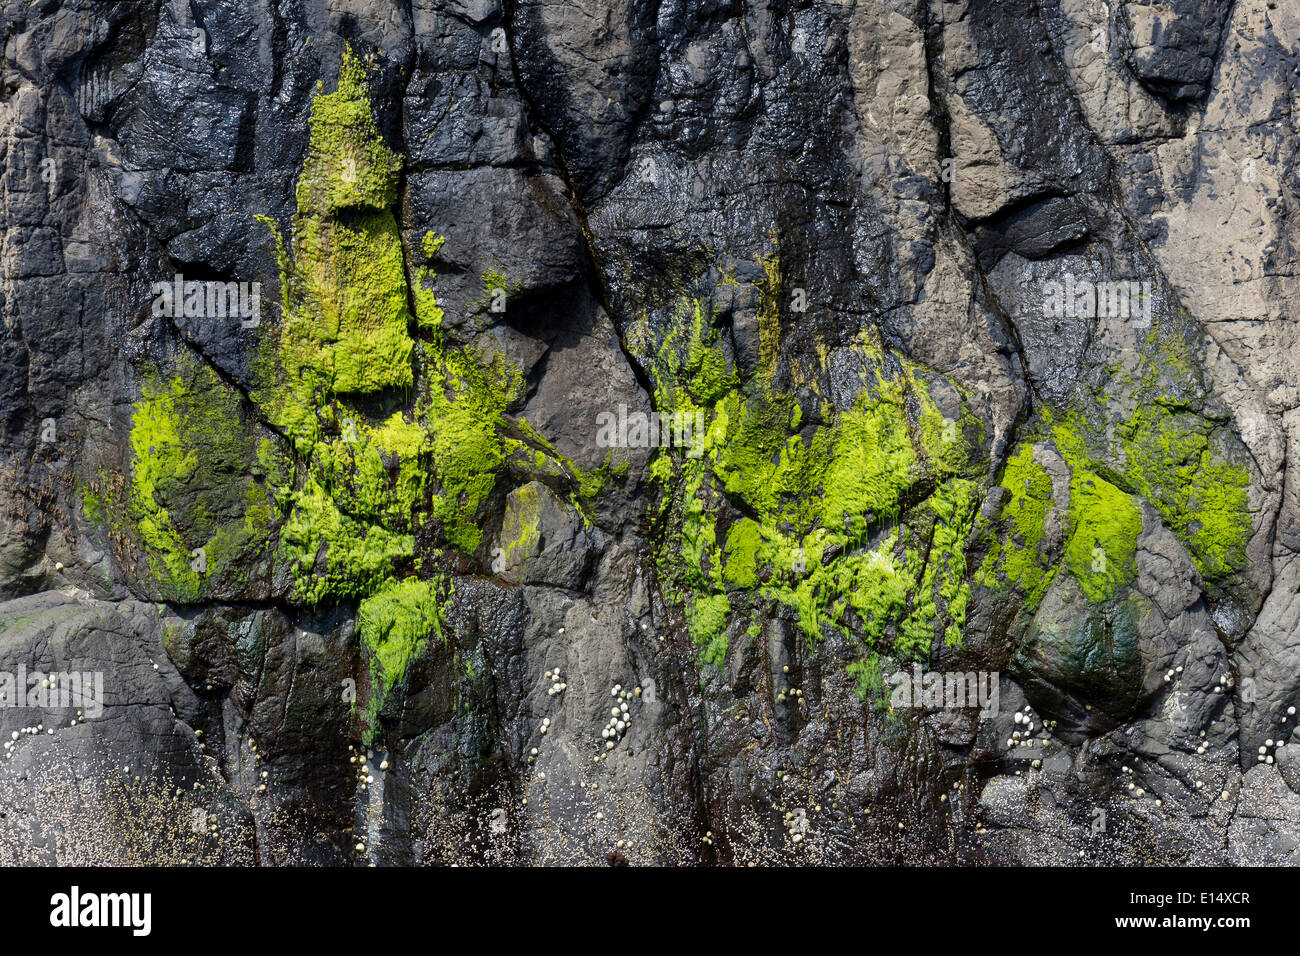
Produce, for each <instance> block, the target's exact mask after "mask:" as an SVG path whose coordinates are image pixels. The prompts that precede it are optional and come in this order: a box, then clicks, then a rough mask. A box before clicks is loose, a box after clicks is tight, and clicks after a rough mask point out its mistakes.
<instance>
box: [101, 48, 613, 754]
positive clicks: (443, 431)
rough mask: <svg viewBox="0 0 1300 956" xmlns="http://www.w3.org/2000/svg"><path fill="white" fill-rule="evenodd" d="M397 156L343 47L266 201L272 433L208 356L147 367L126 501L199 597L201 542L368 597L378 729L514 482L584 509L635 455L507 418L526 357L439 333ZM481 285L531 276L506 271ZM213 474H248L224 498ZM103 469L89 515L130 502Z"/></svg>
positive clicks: (168, 576) (157, 569) (256, 372)
mask: <svg viewBox="0 0 1300 956" xmlns="http://www.w3.org/2000/svg"><path fill="white" fill-rule="evenodd" d="M401 165H402V164H401V159H400V157H398V156H397V155H396V154H395V153H393V152H392V151H391V150H390V149H389V148H388V147H387V145H386V144H385V143H384V141H383V138H382V137H381V136H380V134H379V131H378V128H377V126H376V124H375V121H374V116H373V113H372V110H371V105H370V100H369V96H368V93H367V91H366V84H365V71H364V68H363V67H362V65H361V63H360V61H358V60H357V59H356V58H355V57H354V56H353V55H352V53H351V51H350V50H348V51H345V53H344V55H343V59H342V63H341V66H340V78H339V83H338V87H337V89H336V90H335V91H334V92H331V93H325V92H324V91H323V89H320V88H318V91H317V94H316V96H315V98H314V100H313V102H312V108H311V120H310V138H309V145H308V149H307V156H306V158H305V161H304V165H303V169H302V173H301V175H300V177H299V179H298V183H297V187H296V200H297V202H296V210H295V213H294V215H293V217H292V221H291V222H290V223H289V225H288V227H287V229H286V230H285V231H283V232H282V230H281V228H280V227H279V225H278V224H276V223H275V222H274V221H272V220H270V219H268V218H266V217H257V218H258V219H259V220H260V221H261V222H263V223H264V224H265V225H266V226H267V227H268V229H269V230H270V233H271V235H272V236H273V238H274V240H275V245H276V260H277V264H278V266H279V270H280V279H281V289H282V294H281V306H282V315H281V322H280V323H279V324H278V325H275V326H264V327H263V328H262V330H261V332H262V334H261V336H260V338H259V342H258V353H257V358H256V360H255V362H254V363H253V369H252V371H253V379H254V382H253V386H252V388H251V390H250V396H249V397H250V398H251V402H252V406H253V408H252V410H253V411H255V412H256V413H257V414H259V415H260V417H261V418H262V420H263V421H264V422H266V423H267V424H268V425H269V426H270V428H271V430H272V431H273V432H274V433H275V437H264V438H261V439H260V440H254V438H253V437H252V435H251V434H250V433H248V431H247V429H245V430H243V431H240V430H239V429H235V428H232V427H231V425H232V423H234V422H237V421H239V420H241V415H242V413H243V412H244V410H245V409H244V408H243V407H242V406H241V400H240V398H239V397H238V396H237V395H235V394H234V393H233V392H229V390H225V391H224V392H223V391H222V390H223V389H225V386H224V385H222V384H221V383H220V382H217V381H216V380H215V378H214V377H212V372H211V371H210V370H206V369H201V370H198V371H196V372H193V373H192V374H191V373H187V374H191V379H193V377H194V376H202V375H206V376H208V377H212V381H211V382H205V383H203V388H202V389H201V390H197V389H196V388H195V387H194V382H193V381H191V380H186V381H181V380H179V379H172V380H167V381H165V382H163V381H156V380H150V381H149V382H147V383H146V385H145V387H144V392H143V395H142V398H141V401H140V402H139V403H138V404H137V406H136V412H135V419H134V423H133V431H132V442H133V447H134V449H135V452H136V454H135V465H134V471H133V481H132V484H131V486H130V488H129V489H128V490H127V491H126V492H124V493H123V495H124V496H125V497H129V499H130V502H129V503H130V508H129V509H127V508H123V509H118V510H120V511H122V512H126V513H129V516H130V521H129V528H127V529H126V530H127V531H129V533H130V536H131V537H132V538H133V539H135V540H140V541H142V542H143V545H144V548H145V551H146V553H147V556H148V559H149V566H150V570H151V572H152V574H153V576H154V577H155V579H156V580H157V581H158V582H159V586H160V588H161V589H162V592H163V593H164V595H165V596H167V597H170V598H174V599H176V600H181V601H188V600H194V599H197V598H199V597H201V596H202V594H203V593H204V589H205V587H206V586H207V578H206V577H205V576H204V574H203V573H201V572H199V571H195V570H193V569H192V567H191V564H190V563H189V562H190V561H191V556H190V549H192V548H194V547H195V546H202V547H204V548H206V549H207V551H208V552H210V554H209V555H208V560H209V567H210V568H215V569H217V571H221V570H223V569H224V568H225V567H226V565H228V564H229V565H230V566H231V567H235V566H236V565H237V564H239V563H242V562H233V558H234V556H236V555H238V554H240V553H241V552H245V551H247V550H248V549H249V548H252V547H256V548H258V549H260V551H259V553H262V554H264V555H265V556H266V557H274V559H275V561H276V562H278V566H279V567H281V568H284V569H285V570H287V572H288V575H289V578H290V580H291V582H292V584H291V589H290V597H291V599H292V600H293V601H295V602H296V603H299V604H301V605H305V606H308V607H310V606H314V605H317V604H320V603H331V602H340V601H353V600H354V601H357V602H359V604H358V637H359V640H360V642H361V645H362V647H363V649H364V650H365V652H366V655H367V657H368V659H369V660H370V662H371V667H372V674H373V676H374V681H373V688H374V690H373V693H372V696H371V699H370V701H369V703H368V706H367V708H366V710H365V715H364V716H365V722H366V728H365V732H366V734H367V739H370V737H371V736H373V734H374V733H375V732H376V731H377V724H376V721H377V717H378V714H379V712H380V710H381V708H382V707H383V704H384V701H385V699H386V698H387V697H388V695H389V694H390V692H391V691H392V689H393V688H394V687H395V686H396V685H397V684H398V683H399V682H400V681H401V679H402V675H403V674H404V673H405V670H406V668H407V666H408V665H409V662H410V661H411V660H412V659H413V658H414V656H415V655H417V654H418V653H419V651H420V648H421V647H422V646H423V642H425V641H426V640H427V638H428V636H429V635H430V634H442V633H443V628H444V627H445V620H444V610H445V606H446V601H447V600H448V599H449V595H450V585H449V583H448V582H449V580H450V578H449V573H448V568H449V564H448V553H449V552H458V553H459V554H460V555H461V558H460V559H459V560H460V561H463V560H464V559H466V558H469V559H473V558H474V557H475V556H476V555H477V552H478V551H479V549H480V545H481V542H482V538H483V534H484V528H483V524H484V520H485V519H484V514H485V510H486V505H487V502H488V500H489V498H491V497H492V496H493V495H494V494H495V493H497V491H498V488H499V485H500V484H501V482H502V479H503V478H504V477H506V476H507V475H508V474H509V473H512V472H519V471H522V472H523V473H524V474H525V475H531V476H533V477H535V478H539V479H544V480H547V481H548V482H550V483H553V487H554V488H555V489H557V490H564V489H567V492H568V494H569V496H570V499H571V500H572V501H573V503H574V506H575V508H577V509H578V510H579V511H580V512H582V516H583V520H584V521H585V522H589V521H590V517H589V515H588V514H587V513H586V510H585V504H584V502H586V501H589V500H590V499H592V498H594V497H595V496H597V495H599V493H600V491H601V489H602V488H603V486H604V483H605V481H606V480H607V479H608V478H609V476H610V475H611V474H614V475H617V476H622V475H625V474H626V473H627V468H628V463H627V462H626V461H624V462H621V463H618V462H611V461H610V460H608V459H607V460H606V463H605V465H604V466H603V467H602V468H601V469H597V470H595V471H594V472H592V473H588V472H584V471H583V470H581V469H578V468H576V467H574V466H573V463H572V462H570V461H568V459H566V458H565V457H564V456H563V455H560V454H559V453H558V452H557V451H556V450H555V449H554V447H553V446H552V445H551V444H550V443H549V442H547V441H546V440H545V439H544V438H543V437H542V436H540V435H538V434H537V433H536V431H535V430H533V429H532V428H531V427H530V426H529V425H528V423H527V422H524V421H522V420H519V421H518V422H516V421H514V420H513V419H512V418H511V417H510V415H509V414H508V412H507V410H508V408H509V407H510V406H511V405H512V403H514V402H516V401H517V399H518V397H519V395H520V393H521V389H522V384H523V380H522V375H521V374H520V372H519V370H518V369H516V368H514V367H513V366H511V365H510V363H509V362H507V361H506V360H505V359H504V358H502V357H501V356H500V355H497V354H488V353H484V352H482V351H480V350H476V349H474V348H470V347H461V348H450V347H448V346H447V344H446V343H445V342H444V341H443V328H442V322H443V317H444V316H443V311H442V309H441V307H440V306H439V305H438V302H437V297H436V295H435V293H434V291H433V288H432V283H433V281H434V279H435V276H434V273H433V271H432V262H433V260H434V259H435V258H436V257H437V256H438V254H439V253H440V251H441V249H442V246H443V243H444V239H443V238H442V237H441V236H438V235H436V234H435V233H433V232H426V233H425V234H424V236H423V237H422V239H421V240H420V242H419V243H418V248H417V249H416V250H415V251H414V254H413V255H412V256H411V257H410V259H411V261H409V262H408V256H407V253H406V250H405V249H404V245H403V242H402V237H401V235H400V234H399V231H398V228H397V222H396V219H395V217H394V214H393V207H394V206H395V204H396V201H397V185H398V180H399V175H400V171H401ZM286 233H287V238H286ZM420 260H422V261H420ZM498 280H499V281H498ZM485 283H486V285H487V286H488V288H489V292H496V291H505V292H507V293H513V292H514V291H516V290H517V288H518V283H513V284H512V283H510V282H508V281H507V280H506V279H505V277H504V276H503V275H497V276H495V277H494V276H492V275H489V276H488V277H486V278H485ZM417 370H418V371H419V376H418V378H417V375H416V372H417ZM227 392H229V394H226V393H227ZM209 466H214V467H209ZM204 474H220V475H226V476H229V475H238V476H239V478H238V480H236V481H234V482H233V483H232V487H231V488H230V489H222V490H221V494H220V495H219V496H217V497H215V498H214V496H213V495H212V494H211V491H212V489H211V488H208V487H203V486H200V484H199V479H198V478H196V477H195V476H201V475H204ZM246 476H251V477H247V478H246ZM101 484H102V483H95V484H93V485H91V486H87V493H86V497H85V502H84V505H83V508H84V511H85V513H86V516H87V518H88V520H93V518H94V515H96V514H103V513H105V512H112V511H113V510H114V509H113V507H112V506H111V504H102V505H101V504H100V500H101V498H102V499H103V501H104V502H108V501H109V499H108V498H107V497H105V496H107V495H109V494H111V490H105V489H104V488H102V487H101ZM526 489H527V486H525V489H521V492H520V494H521V495H522V497H523V498H525V499H527V497H528V490H526ZM236 498H237V499H238V500H235V499H236ZM92 502H93V503H94V505H95V506H94V507H92ZM209 512H210V514H209ZM119 530H120V529H119ZM526 537H527V534H526V530H525V532H524V533H523V534H522V535H521V538H526ZM514 543H515V546H519V544H520V542H519V541H516V542H514ZM272 549H273V551H272ZM208 575H209V576H211V575H212V571H211V570H210V571H209V572H208Z"/></svg>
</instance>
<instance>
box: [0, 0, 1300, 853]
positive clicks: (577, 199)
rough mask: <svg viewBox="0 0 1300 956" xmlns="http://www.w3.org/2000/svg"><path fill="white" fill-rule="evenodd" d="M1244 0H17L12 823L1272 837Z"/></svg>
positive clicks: (1280, 14)
mask: <svg viewBox="0 0 1300 956" xmlns="http://www.w3.org/2000/svg"><path fill="white" fill-rule="evenodd" d="M1284 7H1285V5H1284V4H1269V3H1266V2H1263V0H1260V2H1247V0H1241V2H1237V3H1227V2H1211V0H1186V2H1183V0H1179V2H1166V3H1162V4H1152V3H1126V4H1111V5H1101V6H1100V7H1099V6H1097V5H1095V4H1093V3H1091V2H1083V0H1038V2H1030V0H1001V2H998V3H971V2H964V0H956V2H941V0H895V2H892V3H889V4H884V5H882V4H879V3H866V2H862V0H857V2H853V0H835V2H832V0H817V2H813V3H810V4H804V5H797V6H789V5H785V4H774V3H747V4H741V5H732V6H728V5H717V4H704V5H698V4H696V5H690V4H688V5H681V4H644V3H633V2H623V0H601V2H598V3H590V4H586V5H579V6H575V5H574V4H571V3H567V2H560V0H506V2H504V3H503V2H499V0H412V2H409V3H385V2H349V3H339V2H333V0H330V2H325V3H321V4H305V5H304V4H299V3H289V2H279V0H265V2H255V3H252V4H249V3H241V4H235V3H229V2H225V0H203V2H200V3H191V2H186V3H180V2H172V0H162V2H159V3H144V2H135V0H131V2H122V3H116V4H110V5H103V4H95V3H91V2H88V0H84V2H83V0H52V2H46V3H30V4H27V5H21V4H19V5H15V4H11V5H10V6H9V7H7V8H6V9H5V11H4V12H3V13H0V31H2V32H3V36H4V54H3V59H2V60H0V127H2V128H3V133H4V135H3V137H0V152H2V153H3V157H4V162H3V173H4V178H3V180H2V181H0V182H2V186H0V190H2V191H0V201H2V202H3V206H4V211H5V222H4V226H3V231H2V233H0V297H2V298H3V303H4V316H5V320H4V324H3V326H2V327H0V329H2V332H0V334H3V337H4V341H3V345H2V347H0V432H2V434H3V442H2V443H0V446H2V449H3V454H2V455H0V683H2V682H3V675H6V674H7V675H11V676H13V677H14V678H15V680H14V682H13V684H12V696H11V697H10V698H8V699H0V705H5V706H0V735H2V736H3V738H4V741H5V744H6V747H5V751H4V757H3V759H2V760H0V795H2V796H0V803H3V805H4V808H5V809H6V811H8V812H4V813H0V830H3V831H4V836H5V839H3V840H0V845H2V846H3V851H2V852H3V854H4V856H5V859H6V861H8V862H15V863H20V862H21V863H25V862H104V863H132V862H166V863H177V862H194V863H200V862H208V863H214V862H215V863H232V864H234V863H238V864H246V863H247V864H251V863H261V864H271V865H284V864H337V863H345V862H346V863H356V864H361V865H364V864H367V863H374V864H416V863H494V864H522V863H527V864H535V863H596V864H603V863H604V862H605V861H606V858H607V857H606V854H607V853H610V852H616V853H618V854H621V855H622V857H623V858H626V859H627V860H628V861H629V862H631V863H632V864H634V865H640V864H695V863H723V864H749V863H753V864H773V863H809V864H827V865H833V864H838V863H896V862H907V863H929V862H962V863H1014V862H1029V861H1032V862H1044V861H1050V862H1054V863H1061V864H1070V863H1078V862H1086V863H1139V864H1140V863H1195V864H1205V863H1252V864H1256V863H1262V864H1272V863H1290V862H1293V861H1294V858H1295V855H1296V845H1297V839H1298V837H1297V834H1296V832H1295V831H1296V825H1295V822H1294V821H1295V819H1296V812H1295V811H1296V807H1295V804H1296V801H1297V800H1300V796H1297V793H1300V779H1298V775H1297V773H1296V769H1295V766H1294V763H1295V759H1296V758H1294V756H1293V754H1292V751H1293V750H1294V748H1295V744H1296V743H1297V741H1296V740H1294V739H1293V736H1292V728H1293V727H1294V726H1295V722H1296V714H1295V709H1296V707H1297V706H1300V660H1297V658H1298V657H1300V602H1298V601H1297V599H1296V594H1297V592H1300V580H1298V578H1300V496H1298V495H1297V491H1296V470H1295V469H1296V462H1297V461H1298V460H1300V449H1298V448H1297V447H1296V443H1297V442H1300V430H1298V429H1300V367H1297V362H1296V356H1297V355H1300V351H1297V333H1296V329H1297V325H1296V322H1295V320H1294V318H1293V313H1294V311H1295V310H1294V308H1293V306H1294V303H1295V300H1296V290H1295V288H1294V277H1293V272H1294V269H1293V258H1294V255H1293V250H1292V248H1291V244H1290V241H1289V240H1290V231H1291V230H1290V226H1289V224H1290V223H1291V222H1292V221H1293V219H1294V218H1295V217H1294V216H1292V215H1290V209H1291V207H1292V206H1293V205H1294V204H1295V202H1296V197H1295V195H1294V189H1293V187H1292V185H1291V184H1292V183H1293V182H1294V181H1295V176H1294V175H1293V174H1294V172H1295V156H1294V147H1293V145H1292V144H1293V143H1294V141H1295V138H1296V137H1295V133H1296V130H1295V129H1294V121H1293V119H1292V116H1293V114H1294V113H1295V110H1293V109H1291V108H1290V105H1291V100H1292V99H1293V98H1294V92H1293V87H1294V83H1293V82H1292V80H1293V78H1294V76H1295V75H1296V74H1297V71H1298V70H1300V60H1298V59H1297V57H1298V56H1300V19H1298V18H1297V16H1296V14H1295V13H1293V12H1291V11H1290V10H1289V9H1284ZM20 672H21V674H22V675H24V677H25V676H27V675H31V674H38V677H39V679H37V680H36V681H35V682H34V684H32V686H30V687H24V686H21V682H19V681H18V680H17V677H18V675H19V674H20ZM74 673H75V674H77V675H79V676H80V675H86V674H89V675H91V677H92V684H91V687H92V689H93V688H96V687H98V688H100V689H99V690H97V691H95V692H94V693H91V694H89V695H87V694H86V693H85V691H86V687H85V685H84V684H78V685H77V688H78V694H79V695H80V696H78V697H76V699H73V698H72V697H69V696H68V695H67V694H65V695H64V696H63V697H60V696H59V693H58V691H59V689H60V687H61V686H62V682H63V677H61V676H60V675H71V674H74ZM51 675H53V676H51ZM95 680H98V681H100V684H95V683H94V681H95ZM42 682H45V683H46V684H51V685H52V686H44V685H43V683H42ZM4 690H5V688H4V687H0V691H4ZM51 691H53V692H54V693H53V696H51ZM69 693H71V691H69Z"/></svg>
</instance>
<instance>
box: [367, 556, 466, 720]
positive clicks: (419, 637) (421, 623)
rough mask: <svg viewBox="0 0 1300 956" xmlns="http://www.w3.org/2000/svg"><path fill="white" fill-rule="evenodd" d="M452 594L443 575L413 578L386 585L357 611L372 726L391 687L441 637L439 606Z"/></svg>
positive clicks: (442, 624) (440, 612)
mask: <svg viewBox="0 0 1300 956" xmlns="http://www.w3.org/2000/svg"><path fill="white" fill-rule="evenodd" d="M451 591H452V585H451V583H450V582H449V580H448V579H446V578H445V577H443V576H437V577H434V578H430V579H426V580H421V579H418V578H413V577H412V578H407V579H406V580H404V581H389V582H388V584H387V585H385V587H384V588H383V589H382V590H380V591H378V592H377V593H375V594H373V595H371V596H370V597H368V598H366V599H365V600H364V601H362V602H361V605H360V607H358V609H357V632H358V635H359V637H360V641H361V647H362V648H363V649H364V651H365V653H366V657H367V659H368V660H369V662H370V673H371V681H372V683H373V685H374V691H373V692H372V693H371V695H370V702H369V706H370V709H369V714H368V716H369V718H370V719H369V721H368V723H369V725H370V726H371V727H372V728H373V727H374V725H375V718H376V716H377V715H378V713H379V710H380V708H381V707H382V706H383V702H384V701H385V700H386V699H387V698H388V695H389V693H390V692H391V691H392V689H393V685H394V684H395V683H397V682H398V681H399V680H401V679H402V677H403V676H404V675H405V674H406V670H407V667H408V666H409V665H410V663H411V661H412V660H414V659H415V658H416V656H417V655H418V654H419V653H420V651H421V650H423V649H424V645H425V643H426V642H427V641H428V639H429V638H430V637H437V638H440V639H441V638H442V635H443V626H444V620H443V608H444V607H445V605H446V602H447V600H448V599H449V598H450V596H451Z"/></svg>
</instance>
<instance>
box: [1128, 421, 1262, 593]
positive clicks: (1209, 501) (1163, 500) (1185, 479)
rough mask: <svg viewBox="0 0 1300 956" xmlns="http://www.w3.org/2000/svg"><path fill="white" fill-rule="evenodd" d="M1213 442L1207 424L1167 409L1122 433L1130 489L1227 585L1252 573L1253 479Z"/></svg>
mask: <svg viewBox="0 0 1300 956" xmlns="http://www.w3.org/2000/svg"><path fill="white" fill-rule="evenodd" d="M1212 438H1213V434H1212V428H1211V426H1210V424H1209V423H1208V422H1206V421H1205V420H1204V419H1202V418H1200V417H1199V416H1195V415H1191V414H1187V413H1180V412H1179V411H1178V410H1176V409H1171V408H1168V407H1166V406H1164V405H1161V404H1151V405H1148V406H1146V407H1142V408H1139V409H1137V410H1136V411H1135V412H1134V413H1133V415H1132V416H1130V417H1129V419H1128V420H1127V421H1126V422H1125V423H1124V424H1123V425H1122V426H1121V428H1120V439H1121V447H1122V449H1123V455H1124V458H1125V466H1124V468H1123V472H1122V474H1123V478H1124V479H1125V480H1126V481H1127V483H1128V485H1129V487H1131V488H1133V489H1134V491H1135V492H1136V493H1138V494H1140V495H1142V497H1144V498H1146V499H1147V500H1148V501H1150V502H1151V504H1152V505H1153V506H1154V507H1155V509H1156V510H1157V511H1158V512H1159V513H1160V518H1161V520H1162V521H1163V522H1164V524H1165V525H1166V526H1167V527H1168V528H1169V529H1170V530H1171V531H1173V533H1174V534H1175V535H1176V536H1177V537H1178V539H1179V540H1180V541H1182V542H1183V543H1184V544H1185V545H1186V546H1187V549H1188V551H1189V552H1190V553H1191V555H1192V560H1193V561H1194V562H1195V563H1196V566H1197V568H1198V569H1199V570H1200V572H1201V574H1202V575H1204V576H1205V577H1206V578H1209V579H1221V578H1224V577H1227V576H1229V575H1231V574H1233V573H1235V572H1237V571H1240V570H1242V569H1243V568H1245V566H1246V545H1247V543H1248V542H1249V540H1250V534H1251V527H1252V525H1251V516H1250V511H1249V501H1248V490H1249V487H1250V474H1249V472H1248V471H1247V469H1246V467H1245V465H1234V464H1233V463H1232V462H1231V461H1230V460H1229V459H1228V458H1227V457H1226V455H1223V454H1221V453H1219V452H1218V451H1217V450H1216V449H1215V447H1214V444H1213V440H1212Z"/></svg>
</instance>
